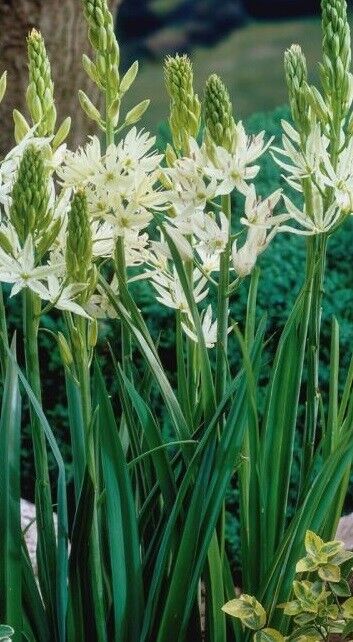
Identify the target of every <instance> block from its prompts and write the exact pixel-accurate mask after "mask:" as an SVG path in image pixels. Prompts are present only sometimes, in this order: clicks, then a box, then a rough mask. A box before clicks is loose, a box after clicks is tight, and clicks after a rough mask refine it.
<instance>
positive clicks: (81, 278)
mask: <svg viewBox="0 0 353 642" xmlns="http://www.w3.org/2000/svg"><path fill="white" fill-rule="evenodd" d="M92 245H93V243H92V230H91V226H90V222H89V217H88V206H87V197H86V194H85V192H84V191H83V190H78V191H77V192H76V193H75V194H74V197H73V199H72V203H71V208H70V212H69V220H68V229H67V242H66V253H65V262H66V272H67V276H68V279H69V281H70V282H71V283H82V284H85V285H86V286H87V287H86V288H85V289H84V291H83V292H81V294H80V296H79V301H80V303H85V302H86V301H87V299H88V298H89V296H90V295H91V293H92V292H93V291H94V289H95V287H96V283H97V273H96V269H95V267H94V266H93V264H92V256H93V253H92Z"/></svg>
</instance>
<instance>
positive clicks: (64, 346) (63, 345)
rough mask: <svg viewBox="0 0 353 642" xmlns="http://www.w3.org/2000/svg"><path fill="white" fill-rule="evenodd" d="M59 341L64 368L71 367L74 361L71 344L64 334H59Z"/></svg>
mask: <svg viewBox="0 0 353 642" xmlns="http://www.w3.org/2000/svg"><path fill="white" fill-rule="evenodd" d="M57 340H58V348H59V353H60V358H61V361H62V362H63V364H64V366H68V367H69V366H71V364H72V363H73V360H74V359H73V356H72V353H71V350H70V348H69V344H68V342H67V341H66V338H65V337H64V335H63V334H62V332H58V335H57Z"/></svg>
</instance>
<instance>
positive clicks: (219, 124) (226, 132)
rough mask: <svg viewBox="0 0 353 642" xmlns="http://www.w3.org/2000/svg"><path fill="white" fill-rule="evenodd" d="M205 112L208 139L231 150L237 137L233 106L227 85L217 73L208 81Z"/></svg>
mask: <svg viewBox="0 0 353 642" xmlns="http://www.w3.org/2000/svg"><path fill="white" fill-rule="evenodd" d="M204 114H205V126H206V140H207V139H208V141H209V142H212V143H214V144H215V145H220V146H222V147H224V148H225V149H227V150H228V151H229V152H230V151H231V150H232V149H233V148H234V144H235V137H236V127H235V121H234V118H233V107H232V103H231V100H230V97H229V93H228V90H227V88H226V86H225V85H224V83H223V82H222V80H221V79H220V78H219V76H217V75H216V74H212V76H210V77H209V79H208V80H207V82H206V88H205V96H204Z"/></svg>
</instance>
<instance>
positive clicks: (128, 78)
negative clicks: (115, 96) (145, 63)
mask: <svg viewBox="0 0 353 642" xmlns="http://www.w3.org/2000/svg"><path fill="white" fill-rule="evenodd" d="M138 68H139V64H138V61H137V60H135V62H134V63H133V64H132V65H131V67H130V68H129V69H128V70H127V72H126V74H124V76H123V77H122V79H121V83H120V87H119V92H120V95H122V94H125V93H126V92H127V91H128V89H130V87H131V85H132V83H133V82H134V80H135V78H136V76H137V72H138Z"/></svg>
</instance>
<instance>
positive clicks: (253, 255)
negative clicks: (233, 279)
mask: <svg viewBox="0 0 353 642" xmlns="http://www.w3.org/2000/svg"><path fill="white" fill-rule="evenodd" d="M232 261H233V267H234V270H235V271H236V273H237V274H238V276H240V277H245V276H248V275H249V274H251V272H252V271H253V269H254V267H255V265H256V261H257V246H256V245H254V244H251V243H248V242H247V241H245V243H244V245H243V246H242V247H241V248H240V249H238V248H237V242H236V241H234V243H233V246H232Z"/></svg>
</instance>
